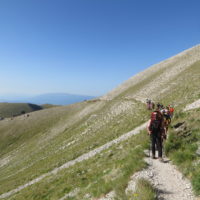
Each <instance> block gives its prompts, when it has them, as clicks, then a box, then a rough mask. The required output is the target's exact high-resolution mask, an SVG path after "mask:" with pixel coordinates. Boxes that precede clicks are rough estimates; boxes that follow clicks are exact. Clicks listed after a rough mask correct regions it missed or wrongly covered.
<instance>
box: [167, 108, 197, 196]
mask: <svg viewBox="0 0 200 200" xmlns="http://www.w3.org/2000/svg"><path fill="white" fill-rule="evenodd" d="M199 112H200V110H199V109H196V110H192V111H188V112H185V113H183V112H179V113H178V114H177V115H176V117H175V119H174V122H173V124H176V123H178V122H185V123H184V125H183V128H182V129H180V130H179V131H177V130H175V129H174V128H173V129H171V130H170V133H169V138H168V141H167V142H166V145H165V152H166V154H167V155H168V156H169V157H170V159H171V160H172V161H173V162H174V164H176V165H177V166H178V168H179V169H180V170H181V171H182V173H183V174H184V175H185V176H187V177H188V178H189V179H190V180H191V182H192V185H193V189H194V191H195V193H196V194H197V195H200V181H199V180H200V175H199V172H200V156H199V155H198V154H197V153H196V151H197V149H198V146H199V142H200V127H199V121H200V115H199Z"/></svg>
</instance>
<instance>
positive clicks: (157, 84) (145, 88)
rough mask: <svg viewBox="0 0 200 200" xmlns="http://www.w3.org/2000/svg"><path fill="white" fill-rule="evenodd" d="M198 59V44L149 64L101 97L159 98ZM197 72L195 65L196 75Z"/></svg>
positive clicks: (199, 56) (199, 50)
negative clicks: (143, 69)
mask: <svg viewBox="0 0 200 200" xmlns="http://www.w3.org/2000/svg"><path fill="white" fill-rule="evenodd" d="M198 61H200V45H197V46H195V47H193V48H190V49H188V50H186V51H183V52H182V53H180V54H178V55H176V56H173V57H171V58H169V59H167V60H165V61H163V62H160V63H158V64H156V65H153V66H151V67H150V68H148V69H147V70H145V71H143V72H141V73H139V74H137V75H136V76H133V77H132V78H130V79H129V80H127V81H126V82H125V83H123V84H121V85H120V86H119V87H117V88H116V89H114V90H113V91H111V92H110V93H108V94H107V95H105V96H104V97H103V98H102V99H113V98H116V97H118V98H121V97H126V98H135V99H138V100H141V101H143V102H144V101H145V99H146V98H151V99H154V100H159V99H160V98H162V96H163V94H164V93H169V92H170V90H171V89H173V88H174V89H175V90H176V87H177V83H178V82H177V80H176V79H183V77H181V74H182V73H184V72H186V71H187V70H189V71H191V70H190V68H191V66H193V65H195V64H196V65H198ZM191 73H192V76H195V74H193V72H192V71H191ZM198 74H199V71H198V66H197V74H196V75H198ZM190 81H193V80H192V77H190V76H188V77H187V81H186V82H187V83H189V82H190ZM192 90H195V89H192Z"/></svg>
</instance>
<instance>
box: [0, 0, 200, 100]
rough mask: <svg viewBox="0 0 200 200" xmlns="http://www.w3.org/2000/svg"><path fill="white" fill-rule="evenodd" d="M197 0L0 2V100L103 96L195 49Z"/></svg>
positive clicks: (199, 17) (199, 36)
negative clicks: (10, 97)
mask: <svg viewBox="0 0 200 200" xmlns="http://www.w3.org/2000/svg"><path fill="white" fill-rule="evenodd" d="M199 10H200V1H199V0H0V85H1V86H0V94H4V93H15V94H18V93H19V94H40V93H53V92H65V93H72V94H87V95H97V96H98V95H102V94H104V93H106V92H108V91H110V90H111V89H113V88H115V87H116V86H117V85H119V84H121V83H122V82H123V81H125V80H127V79H128V78H130V77H131V76H133V75H134V74H136V73H138V72H140V71H142V70H144V69H145V68H147V67H149V66H150V65H152V64H155V63H157V62H160V61H162V60H164V59H166V58H168V57H170V56H173V55H175V54H177V53H179V52H181V51H183V50H185V49H187V48H190V47H192V46H194V45H197V44H199V43H200V11H199Z"/></svg>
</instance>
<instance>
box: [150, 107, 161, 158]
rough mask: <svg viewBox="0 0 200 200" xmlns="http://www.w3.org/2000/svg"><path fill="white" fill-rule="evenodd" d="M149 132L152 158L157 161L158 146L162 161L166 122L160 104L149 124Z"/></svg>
mask: <svg viewBox="0 0 200 200" xmlns="http://www.w3.org/2000/svg"><path fill="white" fill-rule="evenodd" d="M147 131H148V134H149V135H150V139H151V146H152V158H153V159H156V157H155V152H156V146H157V149H158V158H159V160H160V161H162V160H163V159H162V135H163V132H164V121H163V115H162V113H161V112H160V104H158V105H157V108H156V110H155V111H153V112H152V113H151V119H150V120H149V122H148V125H147Z"/></svg>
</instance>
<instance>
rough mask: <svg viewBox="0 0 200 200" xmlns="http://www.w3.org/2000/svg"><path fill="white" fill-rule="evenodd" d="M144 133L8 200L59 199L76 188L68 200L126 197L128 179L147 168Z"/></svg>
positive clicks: (48, 178)
mask: <svg viewBox="0 0 200 200" xmlns="http://www.w3.org/2000/svg"><path fill="white" fill-rule="evenodd" d="M145 135H146V133H145V132H143V133H142V134H139V135H137V136H133V137H132V138H130V139H129V140H127V141H124V142H122V143H120V144H117V145H114V146H112V147H111V148H109V149H107V150H105V151H103V152H102V153H100V154H98V155H96V156H95V157H93V158H91V159H89V160H86V161H83V162H81V163H78V164H76V165H75V166H73V167H70V168H68V169H64V170H62V171H60V172H59V173H58V174H57V175H56V176H50V177H47V178H45V179H44V180H42V181H41V182H39V183H37V184H34V185H32V186H30V187H28V188H26V189H24V190H22V191H21V192H20V193H19V194H16V195H14V196H12V197H10V198H8V199H15V200H18V199H20V200H25V199H29V200H32V199H49V200H50V199H59V198H61V197H63V196H64V195H65V194H66V193H69V192H70V191H73V190H74V189H76V188H78V189H79V192H78V194H77V195H76V196H75V197H74V198H71V199H77V200H78V199H79V200H80V199H87V198H85V195H86V194H90V196H91V197H94V198H98V197H101V196H103V195H105V194H107V193H109V192H110V191H113V190H114V191H115V192H116V194H117V198H118V199H119V198H121V197H123V196H126V195H125V188H126V186H127V183H128V181H129V178H130V176H131V175H132V174H133V173H134V172H136V171H139V170H141V169H142V168H144V167H146V164H145V162H144V161H143V157H144V152H143V150H144V149H145V147H146V145H147V142H148V137H145Z"/></svg>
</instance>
